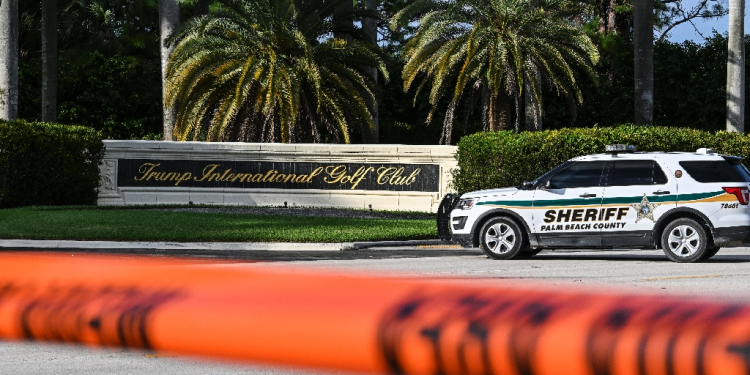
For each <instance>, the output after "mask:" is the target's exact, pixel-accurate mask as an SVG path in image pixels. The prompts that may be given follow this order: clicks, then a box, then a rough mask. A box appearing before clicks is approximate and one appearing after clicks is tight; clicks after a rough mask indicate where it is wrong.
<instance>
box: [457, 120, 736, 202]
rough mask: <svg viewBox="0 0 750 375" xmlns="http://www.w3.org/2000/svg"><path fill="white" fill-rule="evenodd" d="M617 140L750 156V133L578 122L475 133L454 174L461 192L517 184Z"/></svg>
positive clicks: (461, 149)
mask: <svg viewBox="0 0 750 375" xmlns="http://www.w3.org/2000/svg"><path fill="white" fill-rule="evenodd" d="M614 143H623V144H632V145H636V146H637V147H638V150H639V151H695V150H696V149H698V148H701V147H708V148H713V149H716V151H718V152H720V153H723V154H730V155H738V156H744V157H748V156H750V137H748V136H746V135H744V134H738V133H727V132H725V131H720V132H708V131H702V130H695V129H689V128H671V127H641V126H633V125H622V126H619V127H616V128H598V127H594V128H585V129H584V128H580V129H561V130H547V131H541V132H523V133H520V134H515V133H513V132H511V131H504V132H496V133H476V134H472V135H469V136H466V137H463V138H461V141H459V142H458V152H457V154H456V157H457V158H458V166H459V169H457V170H456V171H454V174H453V188H454V189H455V190H456V191H458V192H467V191H474V190H482V189H490V188H496V187H502V186H518V185H520V184H521V183H522V182H523V181H524V180H533V179H535V178H537V177H539V176H541V175H542V174H544V173H545V172H547V171H549V170H550V169H552V168H554V167H555V166H557V165H558V164H560V163H562V162H564V161H566V160H568V159H571V158H574V157H576V156H581V155H587V154H595V153H602V152H604V146H605V145H608V144H614Z"/></svg>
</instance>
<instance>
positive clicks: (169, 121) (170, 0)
mask: <svg viewBox="0 0 750 375" xmlns="http://www.w3.org/2000/svg"><path fill="white" fill-rule="evenodd" d="M179 24H180V4H179V3H177V0H159V42H160V45H161V80H162V84H161V88H162V91H161V92H162V114H163V116H164V119H163V125H164V140H165V141H171V140H173V136H172V129H173V128H174V123H175V120H176V119H177V106H171V107H167V106H165V105H164V98H165V97H166V92H167V90H166V88H167V82H166V73H167V64H168V63H169V55H171V54H172V48H171V47H169V46H167V45H166V44H165V42H166V40H167V38H168V37H169V36H170V35H171V34H172V32H174V30H175V29H176V28H177V25H179Z"/></svg>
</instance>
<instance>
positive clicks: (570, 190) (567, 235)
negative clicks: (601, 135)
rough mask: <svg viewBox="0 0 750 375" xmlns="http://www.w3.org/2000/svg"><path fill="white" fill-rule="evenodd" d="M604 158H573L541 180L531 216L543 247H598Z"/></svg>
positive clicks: (599, 243) (535, 232) (599, 241)
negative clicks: (577, 160) (594, 159)
mask: <svg viewBox="0 0 750 375" xmlns="http://www.w3.org/2000/svg"><path fill="white" fill-rule="evenodd" d="M605 164H606V162H605V161H579V162H573V163H571V164H570V165H569V166H567V167H566V168H563V169H561V170H560V171H558V172H557V173H555V174H554V175H552V176H549V177H547V178H546V179H545V180H542V181H539V182H538V186H537V189H536V191H535V193H534V202H533V205H532V210H533V211H532V220H533V222H534V234H535V235H536V238H537V242H538V244H539V245H540V246H543V247H553V248H554V247H599V246H601V236H600V232H601V231H600V230H599V229H596V228H595V227H594V222H595V221H594V220H595V219H596V217H597V216H598V215H599V213H600V209H601V202H602V194H603V191H604V187H603V186H602V175H603V172H604V166H605Z"/></svg>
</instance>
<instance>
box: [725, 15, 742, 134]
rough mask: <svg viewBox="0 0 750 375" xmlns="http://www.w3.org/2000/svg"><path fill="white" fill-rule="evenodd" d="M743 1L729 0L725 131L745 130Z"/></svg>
mask: <svg viewBox="0 0 750 375" xmlns="http://www.w3.org/2000/svg"><path fill="white" fill-rule="evenodd" d="M744 36H745V1H744V0H729V49H728V52H729V53H728V55H727V117H726V118H727V131H730V132H739V133H744V132H745V38H744Z"/></svg>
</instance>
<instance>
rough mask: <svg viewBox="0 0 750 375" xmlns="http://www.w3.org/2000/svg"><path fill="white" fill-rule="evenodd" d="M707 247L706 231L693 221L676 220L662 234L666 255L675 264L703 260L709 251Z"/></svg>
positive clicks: (662, 244)
mask: <svg viewBox="0 0 750 375" xmlns="http://www.w3.org/2000/svg"><path fill="white" fill-rule="evenodd" d="M707 245H708V236H707V235H706V230H705V229H703V226H702V225H700V224H699V223H698V222H697V221H695V220H693V219H688V218H682V219H677V220H674V221H672V222H671V223H669V224H668V225H667V227H666V228H664V232H663V233H662V234H661V246H662V249H664V254H666V255H667V257H668V258H669V259H670V260H672V261H673V262H679V263H692V262H695V261H697V260H700V259H703V257H704V256H705V255H706V252H707V251H708V250H707V249H706V246H707Z"/></svg>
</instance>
